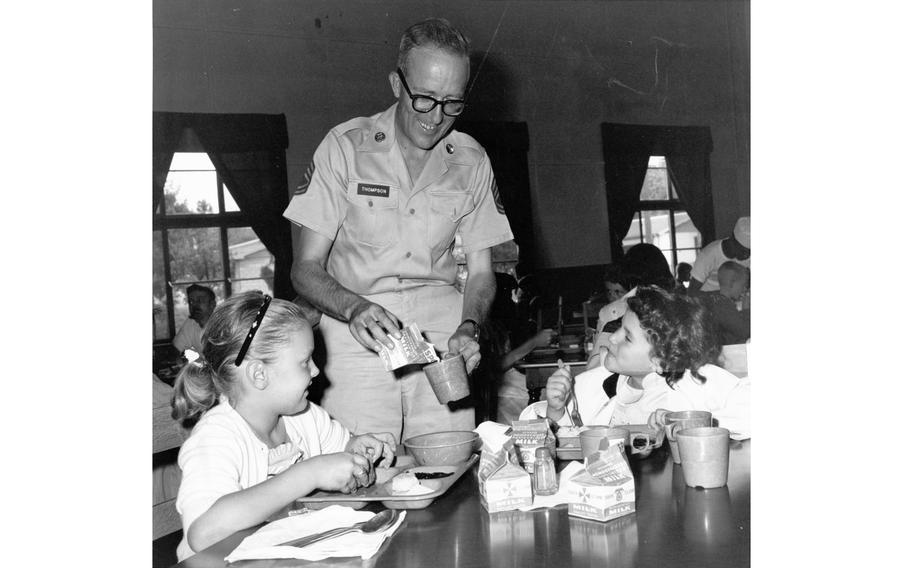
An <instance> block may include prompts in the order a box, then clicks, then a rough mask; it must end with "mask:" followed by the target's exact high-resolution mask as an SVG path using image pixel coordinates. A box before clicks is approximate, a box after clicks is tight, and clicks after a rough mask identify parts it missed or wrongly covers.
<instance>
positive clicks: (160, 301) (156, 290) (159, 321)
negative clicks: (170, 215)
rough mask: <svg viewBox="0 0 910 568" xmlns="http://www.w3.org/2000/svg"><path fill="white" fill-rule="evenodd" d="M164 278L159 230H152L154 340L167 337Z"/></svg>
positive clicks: (168, 331) (168, 334)
mask: <svg viewBox="0 0 910 568" xmlns="http://www.w3.org/2000/svg"><path fill="white" fill-rule="evenodd" d="M165 286H166V282H165V279H164V250H163V248H162V244H161V231H152V334H153V335H152V337H154V339H155V340H161V339H168V338H169V337H170V330H169V329H168V327H167V311H168V310H167V292H166V289H165Z"/></svg>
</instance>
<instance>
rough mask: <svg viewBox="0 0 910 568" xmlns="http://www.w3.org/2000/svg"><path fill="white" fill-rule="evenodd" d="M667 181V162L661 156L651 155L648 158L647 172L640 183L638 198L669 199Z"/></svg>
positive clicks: (643, 199) (648, 199) (651, 199)
mask: <svg viewBox="0 0 910 568" xmlns="http://www.w3.org/2000/svg"><path fill="white" fill-rule="evenodd" d="M669 195H670V193H669V181H668V179H667V162H666V160H665V159H664V157H663V156H651V158H650V159H649V160H648V173H647V174H645V181H644V183H643V184H642V185H641V194H640V195H639V199H641V200H642V201H653V200H657V199H669V198H670V197H669Z"/></svg>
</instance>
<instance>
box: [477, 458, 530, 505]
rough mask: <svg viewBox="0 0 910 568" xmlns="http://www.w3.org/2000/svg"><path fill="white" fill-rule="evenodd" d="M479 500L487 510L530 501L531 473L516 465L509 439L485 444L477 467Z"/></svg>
mask: <svg viewBox="0 0 910 568" xmlns="http://www.w3.org/2000/svg"><path fill="white" fill-rule="evenodd" d="M477 482H478V485H479V486H480V502H481V503H483V506H484V507H485V508H486V510H487V511H488V512H490V513H496V512H498V511H509V510H512V509H518V508H519V507H526V506H529V505H531V502H532V501H533V499H534V497H533V493H532V492H531V476H530V475H529V474H528V472H526V471H525V470H524V468H522V467H521V466H520V465H518V454H517V452H516V450H515V444H514V443H513V442H512V441H511V440H508V441H506V442H505V443H504V444H503V445H502V448H499V449H498V450H494V449H492V448H490V447H488V446H486V445H485V446H484V447H483V450H482V451H481V453H480V466H479V467H478V469H477Z"/></svg>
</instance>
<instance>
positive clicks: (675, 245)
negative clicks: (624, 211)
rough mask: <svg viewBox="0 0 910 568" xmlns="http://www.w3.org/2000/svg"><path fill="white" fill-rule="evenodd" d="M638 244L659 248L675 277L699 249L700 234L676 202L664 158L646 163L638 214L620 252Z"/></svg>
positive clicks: (676, 196)
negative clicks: (683, 264) (678, 268)
mask: <svg viewBox="0 0 910 568" xmlns="http://www.w3.org/2000/svg"><path fill="white" fill-rule="evenodd" d="M639 243H650V244H653V245H655V246H656V247H657V248H659V249H660V250H661V251H662V252H663V253H664V256H665V257H666V259H667V264H669V265H670V269H671V270H673V272H674V274H675V273H676V267H677V265H678V264H679V263H680V262H688V263H689V264H692V263H693V262H695V256H696V254H697V253H698V251H699V249H701V247H702V238H701V233H700V232H699V231H698V229H696V228H695V225H694V224H693V223H692V220H691V219H690V218H689V214H688V213H687V212H686V209H685V206H684V205H683V204H682V202H681V201H680V200H679V195H678V194H677V192H676V188H675V187H674V186H673V181H672V180H671V178H670V175H669V172H668V171H667V161H666V159H665V158H664V156H651V157H650V159H649V160H648V172H647V174H646V175H645V181H644V183H643V184H642V187H641V194H640V195H639V198H638V204H637V212H636V213H635V217H634V218H633V219H632V224H631V226H630V227H629V232H628V233H626V236H625V237H624V238H623V241H622V245H623V250H628V249H629V247H631V246H632V245H635V244H639Z"/></svg>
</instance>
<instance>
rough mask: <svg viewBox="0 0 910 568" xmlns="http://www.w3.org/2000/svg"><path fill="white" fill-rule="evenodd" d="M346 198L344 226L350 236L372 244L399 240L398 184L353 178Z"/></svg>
mask: <svg viewBox="0 0 910 568" xmlns="http://www.w3.org/2000/svg"><path fill="white" fill-rule="evenodd" d="M347 199H348V203H349V207H348V211H347V216H346V217H345V220H344V224H343V228H344V231H345V232H346V233H347V234H348V236H349V237H350V238H351V239H353V240H354V241H357V242H358V243H362V244H365V245H369V246H373V247H381V246H387V245H389V244H391V243H393V242H395V241H397V240H398V239H397V236H398V188H395V187H390V186H388V185H384V184H376V183H365V182H357V181H351V182H348V192H347Z"/></svg>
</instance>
